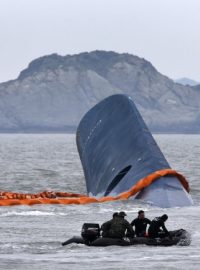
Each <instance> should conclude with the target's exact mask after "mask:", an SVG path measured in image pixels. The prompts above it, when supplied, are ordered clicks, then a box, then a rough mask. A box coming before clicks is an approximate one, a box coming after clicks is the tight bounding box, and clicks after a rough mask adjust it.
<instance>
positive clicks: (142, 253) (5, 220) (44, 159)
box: [0, 134, 200, 270]
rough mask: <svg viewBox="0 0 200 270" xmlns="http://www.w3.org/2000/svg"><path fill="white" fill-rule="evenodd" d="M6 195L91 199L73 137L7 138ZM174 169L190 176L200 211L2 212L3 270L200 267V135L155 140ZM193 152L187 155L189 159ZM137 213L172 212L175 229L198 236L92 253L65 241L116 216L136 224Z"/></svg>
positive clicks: (137, 205)
mask: <svg viewBox="0 0 200 270" xmlns="http://www.w3.org/2000/svg"><path fill="white" fill-rule="evenodd" d="M0 137H1V139H0V155H1V156H0V172H1V173H0V186H1V189H2V190H11V191H19V192H39V191H42V190H46V189H50V190H57V191H73V192H78V193H85V182H84V177H83V173H82V169H81V164H80V161H79V157H78V154H77V150H76V146H75V136H74V135H30V134H29V135H20V134H18V135H14V134H13V135H6V134H4V135H0ZM155 138H156V140H157V142H158V144H159V145H160V147H161V149H162V151H163V152H164V154H165V156H166V158H167V159H168V161H169V163H170V165H171V166H172V168H174V169H177V170H178V171H180V172H182V173H183V174H184V175H186V176H187V178H188V180H189V182H190V185H191V193H192V197H193V199H194V202H195V205H194V206H192V207H184V208H171V209H160V208H157V207H154V206H150V205H147V204H143V203H142V202H141V201H134V200H129V201H118V202H109V203H104V204H90V205H67V206H66V205H35V206H32V207H28V206H14V207H0V222H1V223H0V227H1V238H0V239H1V240H0V241H1V245H0V269H15V270H18V269H22V270H24V269H27V270H29V269H31V270H33V269H61V270H62V269H69V268H70V267H73V268H74V269H88V268H89V269H159V270H160V269H187V270H188V269H199V263H200V231H199V226H200V219H199V216H200V207H199V205H200V187H199V177H200V170H199V167H198V166H199V156H200V136H199V135H156V136H155ZM186 153H187V154H186ZM138 209H144V210H145V211H146V215H147V216H148V217H149V218H153V217H155V216H158V215H161V214H163V213H167V214H168V215H169V219H168V221H167V224H166V226H167V227H168V228H169V229H170V230H174V229H179V228H184V229H186V230H188V231H189V232H190V233H191V237H192V242H191V245H190V246H188V247H183V246H173V247H149V246H131V247H116V246H113V247H105V248H102V247H87V246H84V245H76V244H71V245H69V246H65V247H62V246H61V245H60V244H61V242H63V241H65V240H66V239H67V238H69V237H72V236H73V235H79V234H80V230H81V226H82V223H83V222H99V223H102V222H104V221H105V220H107V219H110V217H111V216H112V213H113V212H115V211H122V210H123V211H126V212H127V214H128V216H127V219H128V220H129V221H131V220H132V219H133V218H135V216H136V215H137V211H138Z"/></svg>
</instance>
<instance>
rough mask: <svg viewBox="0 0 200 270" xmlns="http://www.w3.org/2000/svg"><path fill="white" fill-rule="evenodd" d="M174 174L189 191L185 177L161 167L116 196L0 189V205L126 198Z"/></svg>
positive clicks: (105, 200) (102, 200) (82, 202)
mask: <svg viewBox="0 0 200 270" xmlns="http://www.w3.org/2000/svg"><path fill="white" fill-rule="evenodd" d="M167 175H169V176H170V175H171V176H176V177H177V178H178V179H179V181H180V182H181V184H182V185H183V187H184V188H185V190H186V191H187V192H189V184H188V182H187V180H186V179H185V177H184V176H183V175H182V174H180V173H178V172H177V171H175V170H172V169H162V170H159V171H156V172H154V173H151V174H149V175H147V176H146V177H144V178H142V179H141V180H139V181H138V182H137V183H136V184H135V185H134V186H133V187H132V188H130V189H129V190H128V191H125V192H122V193H120V194H119V195H117V196H106V197H101V198H96V197H89V196H88V195H84V194H79V193H69V192H54V191H44V192H40V193H36V194H31V193H27V194H25V193H14V192H6V191H0V206H13V205H30V206H31V205H35V204H89V203H103V202H109V201H117V200H128V199H129V198H130V197H132V196H133V195H135V194H136V193H138V192H139V191H141V190H142V189H144V188H146V187H148V186H149V185H151V184H152V183H153V182H154V181H156V180H157V179H159V178H160V177H163V176H167Z"/></svg>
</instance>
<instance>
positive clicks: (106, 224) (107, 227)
mask: <svg viewBox="0 0 200 270" xmlns="http://www.w3.org/2000/svg"><path fill="white" fill-rule="evenodd" d="M115 218H116V217H115ZM115 218H113V219H111V220H108V221H106V222H104V223H103V224H102V225H101V231H102V236H103V237H108V234H109V230H110V226H111V223H112V222H113V220H114V219H115Z"/></svg>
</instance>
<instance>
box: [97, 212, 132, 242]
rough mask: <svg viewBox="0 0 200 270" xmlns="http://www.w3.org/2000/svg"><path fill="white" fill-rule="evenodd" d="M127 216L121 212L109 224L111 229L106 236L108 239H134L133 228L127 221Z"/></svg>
mask: <svg viewBox="0 0 200 270" xmlns="http://www.w3.org/2000/svg"><path fill="white" fill-rule="evenodd" d="M125 216H126V213H125V212H120V213H119V214H118V215H116V217H115V218H113V219H112V220H111V222H110V223H109V224H110V228H109V230H108V232H107V234H106V237H109V238H119V239H122V238H124V237H125V236H128V237H134V231H133V228H132V226H131V224H130V223H129V222H128V221H127V220H126V219H125ZM104 224H105V223H104ZM104 224H103V225H104ZM102 227H103V226H102Z"/></svg>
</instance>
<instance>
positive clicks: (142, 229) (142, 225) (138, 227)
mask: <svg viewBox="0 0 200 270" xmlns="http://www.w3.org/2000/svg"><path fill="white" fill-rule="evenodd" d="M148 224H149V225H150V224H151V220H149V219H148V218H146V217H145V213H144V211H143V210H140V211H139V212H138V217H137V218H135V219H134V220H133V221H132V222H131V226H132V227H134V226H135V235H136V236H137V237H145V236H147V234H146V229H147V225H148Z"/></svg>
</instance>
